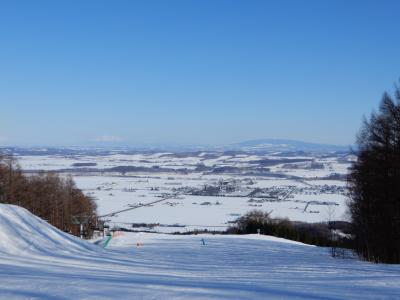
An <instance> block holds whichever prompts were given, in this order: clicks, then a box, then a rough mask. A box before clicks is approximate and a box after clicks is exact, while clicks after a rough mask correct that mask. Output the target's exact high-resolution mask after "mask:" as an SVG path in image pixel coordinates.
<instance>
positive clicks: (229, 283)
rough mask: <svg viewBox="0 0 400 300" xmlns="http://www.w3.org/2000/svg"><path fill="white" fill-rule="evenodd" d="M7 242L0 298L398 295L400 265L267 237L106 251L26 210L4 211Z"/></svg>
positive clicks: (126, 244) (0, 250)
mask: <svg viewBox="0 0 400 300" xmlns="http://www.w3.org/2000/svg"><path fill="white" fill-rule="evenodd" d="M0 238H1V242H0V299H60V300H61V299H328V300H329V299H332V300H333V299H399V295H400V266H399V265H382V264H371V263H367V262H361V261H358V260H355V259H334V258H331V257H330V256H329V252H328V249H326V248H319V247H314V246H309V245H304V244H301V243H297V242H292V241H287V240H283V239H278V238H274V237H268V236H259V235H246V236H229V235H187V236H186V235H184V236H174V235H163V234H150V233H121V234H119V235H118V236H116V237H115V238H113V239H112V240H111V242H110V244H109V247H108V248H107V249H102V248H100V247H98V246H94V245H92V244H89V243H87V242H85V241H82V240H80V239H78V238H75V237H71V236H70V235H68V234H65V233H63V232H60V231H59V230H57V229H55V228H54V227H52V226H50V225H49V224H47V223H46V222H44V221H42V220H40V219H39V218H37V217H35V216H33V215H31V214H30V213H29V212H27V211H26V210H24V209H22V208H19V207H16V206H11V205H0ZM202 239H204V241H205V245H203V243H202ZM138 245H139V246H138Z"/></svg>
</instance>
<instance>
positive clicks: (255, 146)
mask: <svg viewBox="0 0 400 300" xmlns="http://www.w3.org/2000/svg"><path fill="white" fill-rule="evenodd" d="M350 148H351V145H347V146H346V145H328V144H317V143H308V142H303V141H297V140H287V139H258V140H250V141H245V142H240V143H234V144H228V145H219V146H215V145H177V144H147V145H135V146H127V145H125V146H122V145H118V143H108V144H107V145H98V146H86V147H85V146H78V147H62V146H57V147H1V148H0V153H1V152H3V153H15V154H23V155H29V154H32V155H48V154H66V153H71V154H72V153H74V154H78V153H81V154H83V153H88V151H89V152H90V153H92V152H93V153H96V154H106V153H112V152H125V153H127V152H132V151H133V152H160V151H167V152H175V153H182V152H199V151H205V152H206V151H215V152H226V151H235V152H257V153H272V152H319V153H321V152H349V151H350Z"/></svg>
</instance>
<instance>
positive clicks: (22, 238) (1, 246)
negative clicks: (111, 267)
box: [0, 204, 100, 255]
mask: <svg viewBox="0 0 400 300" xmlns="http://www.w3.org/2000/svg"><path fill="white" fill-rule="evenodd" d="M99 249H100V248H99V247H97V246H95V245H92V244H90V243H88V242H86V241H83V240H81V239H79V238H77V237H74V236H72V235H70V234H68V233H65V232H62V231H61V230H59V229H57V228H55V227H54V226H52V225H50V224H49V223H47V222H46V221H44V220H42V219H40V218H39V217H37V216H35V215H33V214H32V213H30V212H29V211H28V210H26V209H25V208H22V207H19V206H16V205H9V204H0V252H3V253H10V254H13V255H24V254H27V253H38V254H56V253H60V254H62V253H77V252H87V251H96V250H97V251H99Z"/></svg>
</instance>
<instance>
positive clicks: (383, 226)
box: [348, 87, 400, 263]
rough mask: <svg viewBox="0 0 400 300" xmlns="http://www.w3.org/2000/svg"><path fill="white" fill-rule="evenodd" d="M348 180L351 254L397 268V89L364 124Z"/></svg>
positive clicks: (399, 242)
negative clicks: (352, 242) (352, 252)
mask: <svg viewBox="0 0 400 300" xmlns="http://www.w3.org/2000/svg"><path fill="white" fill-rule="evenodd" d="M355 153H356V154H357V157H358V159H357V161H356V162H355V163H354V164H353V166H352V168H351V172H350V174H349V176H348V183H349V190H350V203H349V207H350V214H351V219H352V220H351V221H352V225H353V228H352V231H353V236H354V245H355V250H356V251H357V253H358V254H359V255H360V257H361V258H363V259H365V260H368V261H373V262H383V263H400V89H399V88H398V87H395V93H394V96H390V95H389V94H387V93H385V94H384V95H383V98H382V101H381V104H380V106H379V110H378V112H373V113H372V114H371V116H370V118H369V119H366V118H365V119H364V121H363V125H362V127H361V130H360V132H359V135H358V138H357V149H356V150H355Z"/></svg>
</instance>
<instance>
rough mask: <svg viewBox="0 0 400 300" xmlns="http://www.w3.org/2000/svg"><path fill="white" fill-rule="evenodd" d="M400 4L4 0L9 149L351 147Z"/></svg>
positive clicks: (0, 66) (392, 65) (2, 115)
mask: <svg viewBox="0 0 400 300" xmlns="http://www.w3.org/2000/svg"><path fill="white" fill-rule="evenodd" d="M399 11H400V1H323V0H322V1H235V0H232V1H215V0H213V1H204V0H202V1H40V0H39V1H18V0H17V1H0V45H1V47H0V144H2V145H89V144H96V143H97V142H99V141H103V142H108V143H110V144H127V145H129V144H131V145H134V144H135V145H137V144H147V143H172V144H188V143H196V144H197V143H200V144H224V143H232V142H238V141H243V140H249V139H258V138H288V139H298V140H305V141H311V142H320V143H331V144H351V143H353V142H354V138H355V135H356V132H357V130H358V128H359V126H360V124H361V119H362V116H363V115H364V114H365V115H369V113H370V112H371V111H372V109H374V108H376V107H377V106H378V103H379V101H380V98H381V96H382V93H383V92H384V91H385V90H387V91H390V92H391V91H393V84H394V83H395V82H396V81H397V80H398V78H399V77H400V55H399V53H400V39H399V38H398V34H399V29H400V18H399V17H398V12H399Z"/></svg>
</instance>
